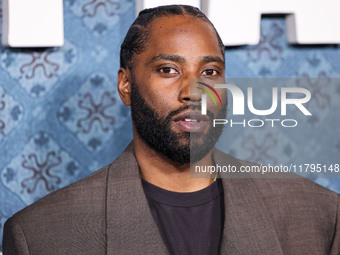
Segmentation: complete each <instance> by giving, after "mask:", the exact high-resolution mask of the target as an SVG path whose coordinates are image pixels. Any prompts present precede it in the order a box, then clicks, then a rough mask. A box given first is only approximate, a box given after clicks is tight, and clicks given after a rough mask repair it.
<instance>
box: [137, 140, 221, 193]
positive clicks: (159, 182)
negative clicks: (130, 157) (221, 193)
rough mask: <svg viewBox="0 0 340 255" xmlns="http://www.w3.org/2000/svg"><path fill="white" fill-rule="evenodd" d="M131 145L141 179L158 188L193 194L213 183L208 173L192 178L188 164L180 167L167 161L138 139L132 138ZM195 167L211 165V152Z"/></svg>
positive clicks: (211, 176) (212, 175)
mask: <svg viewBox="0 0 340 255" xmlns="http://www.w3.org/2000/svg"><path fill="white" fill-rule="evenodd" d="M133 143H134V150H135V151H134V153H135V156H136V159H137V162H138V165H139V168H140V175H141V177H142V178H143V179H144V180H146V181H148V182H150V183H152V184H154V185H156V186H158V187H161V188H163V189H166V190H169V191H174V192H194V191H198V190H201V189H204V188H206V187H208V186H209V185H210V184H212V183H213V181H214V178H215V175H214V174H208V173H207V174H206V175H205V176H200V178H198V177H195V178H192V177H191V176H190V164H189V163H188V164H185V165H181V164H178V163H176V162H174V161H172V160H170V159H167V158H166V157H164V156H163V155H161V154H160V153H159V152H157V151H155V150H154V149H152V148H150V147H149V146H148V145H147V144H145V143H144V141H142V140H141V139H140V138H139V137H138V138H137V137H136V136H134V140H133ZM195 165H199V166H211V165H213V160H212V154H211V151H210V152H209V153H208V154H207V155H206V156H205V157H204V158H203V159H201V160H200V161H198V162H196V163H195ZM191 167H193V166H191ZM201 177H202V178H201Z"/></svg>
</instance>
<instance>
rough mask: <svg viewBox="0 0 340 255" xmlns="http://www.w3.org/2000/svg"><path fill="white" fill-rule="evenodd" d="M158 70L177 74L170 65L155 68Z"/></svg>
mask: <svg viewBox="0 0 340 255" xmlns="http://www.w3.org/2000/svg"><path fill="white" fill-rule="evenodd" d="M157 71H158V72H161V73H165V74H177V73H178V72H177V70H176V69H175V68H172V67H162V68H158V69H157Z"/></svg>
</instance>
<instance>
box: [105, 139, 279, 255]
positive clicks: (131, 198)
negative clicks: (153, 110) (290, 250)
mask: <svg viewBox="0 0 340 255" xmlns="http://www.w3.org/2000/svg"><path fill="white" fill-rule="evenodd" d="M213 158H214V161H215V163H218V164H219V165H228V164H231V165H236V167H239V166H241V162H240V161H239V160H237V159H235V158H233V157H231V156H229V155H227V154H224V153H222V152H220V151H218V150H217V149H214V150H213ZM107 181H108V183H107V196H106V199H107V202H106V236H107V254H136V253H143V254H168V251H167V248H166V246H165V244H164V242H163V241H162V238H161V235H160V233H159V231H158V227H157V225H156V223H155V221H154V220H153V218H152V214H151V211H150V208H149V205H148V202H147V199H146V197H145V195H144V190H143V187H142V183H141V178H140V174H139V167H138V164H137V161H136V158H135V156H134V152H133V145H132V143H131V144H130V145H129V146H128V147H127V148H126V149H125V151H124V152H123V153H122V154H121V155H120V156H119V157H118V158H117V159H116V160H115V161H114V162H113V163H112V164H111V165H110V167H109V171H108V178H107ZM222 182H223V189H224V207H225V220H224V232H223V236H222V238H221V254H226V253H227V254H231V255H233V254H268V251H270V254H278V255H279V254H283V253H282V250H281V247H280V244H279V241H278V239H277V236H276V233H275V230H274V227H273V225H272V223H271V217H270V215H269V214H268V212H267V210H266V207H265V205H264V203H263V201H262V199H261V195H260V193H259V192H258V190H257V189H256V186H255V184H254V183H253V181H252V180H251V179H250V178H242V179H241V178H226V179H222Z"/></svg>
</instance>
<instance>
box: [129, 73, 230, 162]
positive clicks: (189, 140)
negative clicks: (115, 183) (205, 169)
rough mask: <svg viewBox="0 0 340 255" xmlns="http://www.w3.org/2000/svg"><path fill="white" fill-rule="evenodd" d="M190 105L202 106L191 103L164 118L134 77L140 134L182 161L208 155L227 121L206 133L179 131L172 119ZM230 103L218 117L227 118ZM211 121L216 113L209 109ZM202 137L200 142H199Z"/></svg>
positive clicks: (133, 101)
mask: <svg viewBox="0 0 340 255" xmlns="http://www.w3.org/2000/svg"><path fill="white" fill-rule="evenodd" d="M187 109H190V110H200V106H199V105H195V106H193V105H187V106H184V107H181V108H179V109H177V110H175V111H171V112H170V113H169V114H168V116H167V117H166V118H161V117H160V116H159V114H158V112H157V111H156V110H154V109H153V108H151V107H150V106H149V105H148V104H147V102H146V101H145V99H144V98H143V97H142V96H141V95H140V93H139V91H138V89H137V86H136V84H135V82H134V79H132V81H131V115H132V119H133V122H134V125H135V128H136V131H137V133H138V135H139V136H140V137H141V138H142V139H143V141H144V142H145V143H146V144H147V145H148V146H149V147H150V148H152V149H154V150H156V151H157V152H159V153H161V154H162V155H163V156H165V157H166V158H168V159H170V160H172V161H174V162H177V163H179V164H181V165H185V164H188V163H195V162H197V161H199V160H200V159H202V158H203V157H204V156H206V155H207V154H208V153H209V152H210V151H211V149H212V148H213V147H214V145H215V144H216V142H217V140H218V138H219V137H220V135H221V133H222V130H223V125H218V126H217V127H215V128H212V126H211V127H210V129H209V131H208V133H207V134H206V135H202V134H201V133H189V132H183V133H176V132H174V131H172V130H171V125H170V124H171V121H172V118H173V117H174V116H176V115H177V114H179V113H181V112H183V111H185V110H187ZM226 111H227V109H226V107H223V108H222V109H221V111H220V112H219V113H218V115H217V119H224V118H225V116H226ZM207 115H208V117H209V119H210V121H212V120H213V118H214V114H213V113H212V112H210V111H207ZM199 141H200V142H199Z"/></svg>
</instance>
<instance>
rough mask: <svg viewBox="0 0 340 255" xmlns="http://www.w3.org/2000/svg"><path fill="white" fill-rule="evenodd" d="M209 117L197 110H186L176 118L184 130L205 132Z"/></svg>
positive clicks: (180, 127)
mask: <svg viewBox="0 0 340 255" xmlns="http://www.w3.org/2000/svg"><path fill="white" fill-rule="evenodd" d="M208 120H209V119H208V118H207V116H205V115H202V114H201V113H200V112H197V111H185V112H183V113H181V114H180V115H177V116H176V117H175V118H174V120H173V121H174V122H175V124H176V126H177V127H178V128H179V129H181V130H182V131H184V132H190V133H199V132H203V131H204V130H205V129H206V127H207V126H208V124H209V123H208Z"/></svg>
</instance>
